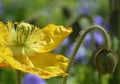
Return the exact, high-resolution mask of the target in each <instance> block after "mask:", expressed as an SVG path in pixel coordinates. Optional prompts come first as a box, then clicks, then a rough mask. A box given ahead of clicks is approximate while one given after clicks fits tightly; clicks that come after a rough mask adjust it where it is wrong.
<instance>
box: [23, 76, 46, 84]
mask: <svg viewBox="0 0 120 84" xmlns="http://www.w3.org/2000/svg"><path fill="white" fill-rule="evenodd" d="M22 84H47V83H46V82H45V80H44V79H42V78H40V77H38V76H36V75H33V74H26V75H25V77H24V79H23V83H22Z"/></svg>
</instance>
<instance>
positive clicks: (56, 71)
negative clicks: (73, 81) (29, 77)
mask: <svg viewBox="0 0 120 84" xmlns="http://www.w3.org/2000/svg"><path fill="white" fill-rule="evenodd" d="M15 59H16V60H17V61H18V62H19V63H21V64H22V65H24V66H23V67H22V68H21V69H20V66H19V67H17V68H16V69H20V70H22V71H24V72H28V73H32V74H36V75H38V76H40V77H42V78H50V77H55V76H66V75H67V73H65V70H66V67H67V65H68V59H67V58H65V57H64V56H62V55H58V54H51V53H43V54H36V55H34V56H29V60H30V61H31V63H32V64H33V65H34V66H29V63H25V61H24V60H23V57H22V56H19V57H16V58H15ZM26 62H28V61H26ZM27 64H28V65H27ZM23 68H24V69H23Z"/></svg>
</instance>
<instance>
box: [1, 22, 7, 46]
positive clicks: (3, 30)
mask: <svg viewBox="0 0 120 84" xmlns="http://www.w3.org/2000/svg"><path fill="white" fill-rule="evenodd" d="M7 39H8V31H7V28H6V26H5V25H4V24H3V23H2V22H0V44H5V43H6V40H7Z"/></svg>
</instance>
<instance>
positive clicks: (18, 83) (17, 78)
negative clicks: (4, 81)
mask: <svg viewBox="0 0 120 84" xmlns="http://www.w3.org/2000/svg"><path fill="white" fill-rule="evenodd" d="M16 72H17V73H16V84H22V83H21V80H22V77H21V71H20V70H16Z"/></svg>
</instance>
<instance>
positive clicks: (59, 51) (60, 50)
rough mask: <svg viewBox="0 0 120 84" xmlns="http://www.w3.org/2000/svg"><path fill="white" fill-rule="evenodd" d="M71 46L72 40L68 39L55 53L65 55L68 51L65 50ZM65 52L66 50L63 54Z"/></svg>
mask: <svg viewBox="0 0 120 84" xmlns="http://www.w3.org/2000/svg"><path fill="white" fill-rule="evenodd" d="M69 44H70V38H69V37H68V38H66V39H65V40H64V41H63V42H62V43H61V44H60V45H59V46H58V47H57V48H56V49H55V50H54V52H55V53H62V54H63V53H65V52H66V51H65V50H66V49H65V50H64V48H66V47H67V46H69ZM63 50H64V52H62V51H63Z"/></svg>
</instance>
